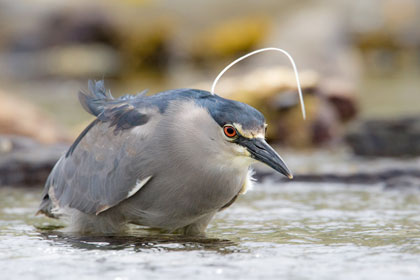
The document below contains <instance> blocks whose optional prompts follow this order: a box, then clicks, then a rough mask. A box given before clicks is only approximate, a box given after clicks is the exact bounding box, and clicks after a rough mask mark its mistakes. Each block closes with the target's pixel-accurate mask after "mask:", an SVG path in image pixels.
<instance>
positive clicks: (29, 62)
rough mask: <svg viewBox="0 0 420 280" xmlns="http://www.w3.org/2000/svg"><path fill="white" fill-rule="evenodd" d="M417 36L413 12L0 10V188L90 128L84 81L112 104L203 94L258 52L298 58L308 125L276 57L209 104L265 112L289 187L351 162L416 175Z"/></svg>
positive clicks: (317, 1) (231, 5)
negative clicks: (144, 95)
mask: <svg viewBox="0 0 420 280" xmlns="http://www.w3.org/2000/svg"><path fill="white" fill-rule="evenodd" d="M419 26H420V3H419V2H418V1H416V0H370V1H364V0H354V1H344V0H341V1H340V0H302V1H293V0H282V1H277V0H264V1H258V3H257V4H256V2H253V1H243V0H233V1H221V0H215V1H200V2H197V1H187V0H179V1H169V0H123V1H117V0H106V1H103V0H101V1H99V0H94V1H88V2H87V1H81V0H75V1H57V0H21V1H7V0H0V100H1V102H0V134H1V140H0V157H1V158H2V160H1V164H0V165H1V166H0V167H1V168H0V169H1V170H2V171H1V174H2V176H1V178H2V180H0V183H2V184H14V183H17V184H21V183H23V184H30V183H31V182H34V183H41V182H43V180H44V179H45V176H46V175H47V174H48V171H49V169H50V168H51V166H52V164H54V162H55V161H56V160H57V158H58V157H59V155H60V154H61V153H62V151H63V150H65V148H66V147H67V146H68V145H69V144H70V143H71V142H72V141H73V140H74V139H75V138H76V137H77V135H78V134H79V133H80V132H81V131H82V130H83V128H84V127H85V126H86V125H87V124H88V123H89V122H90V121H91V119H92V116H90V115H88V114H87V113H86V112H84V111H83V109H82V107H81V106H80V105H79V103H78V98H77V92H78V91H79V90H83V89H86V88H87V81H88V79H105V82H106V85H107V87H108V88H110V89H111V91H112V93H113V95H114V96H119V95H122V94H127V93H136V92H140V91H142V90H144V89H148V90H149V94H153V93H156V92H159V91H163V90H167V89H173V88H185V87H192V88H200V89H204V90H210V86H211V83H212V82H213V80H214V78H215V77H216V76H217V74H218V73H219V72H220V71H221V70H222V69H223V67H224V66H225V65H227V64H228V63H230V62H231V61H233V60H234V59H235V58H237V57H239V56H240V55H243V54H245V53H247V52H250V51H252V50H255V49H257V48H263V47H268V46H271V47H279V48H283V49H285V50H287V51H288V52H290V54H291V55H292V56H293V57H294V59H295V61H296V64H297V67H298V69H299V70H300V75H301V80H302V86H303V89H304V98H305V102H306V105H307V111H308V120H307V121H303V120H302V117H301V115H300V111H299V104H298V97H297V90H296V81H295V78H294V75H293V72H292V68H291V65H290V64H289V62H288V60H287V58H286V57H284V56H282V55H280V54H278V53H274V52H267V53H262V54H259V55H257V56H254V57H252V58H250V59H248V60H246V61H243V62H241V63H240V64H237V65H236V66H235V67H234V68H233V69H232V70H230V71H229V72H227V74H225V76H223V78H222V79H221V81H220V83H219V84H218V86H217V89H216V92H217V93H218V94H219V95H221V96H224V97H228V98H232V99H236V100H240V101H243V102H247V103H249V104H251V105H253V106H255V107H256V108H258V109H259V110H261V111H262V112H263V113H264V114H265V116H266V118H267V121H268V124H269V129H268V139H269V140H270V141H271V142H272V143H275V144H276V145H277V147H278V148H279V151H281V153H283V154H284V153H286V154H289V155H290V156H287V157H286V158H287V159H288V161H290V162H291V163H290V164H291V166H292V168H294V169H295V170H296V171H297V173H302V174H307V173H311V172H312V173H313V172H318V171H319V169H322V170H323V172H337V170H338V169H340V164H341V163H343V162H346V161H347V160H350V161H351V160H354V158H356V157H354V156H355V155H356V156H358V157H357V158H358V160H360V159H361V158H362V160H364V159H366V160H368V161H369V162H370V161H372V160H373V159H374V160H375V163H377V165H378V164H380V163H382V162H383V160H381V159H380V160H379V161H378V160H377V159H378V157H381V158H383V157H386V158H396V160H398V161H403V162H404V163H407V162H408V161H409V160H411V163H412V162H413V159H412V158H413V157H414V156H416V155H419V154H420V141H419V140H420V120H419V116H420V114H419V102H420V92H419V88H420V79H419V78H420V75H419V74H420V28H418V27H419ZM308 156H310V158H308ZM402 157H403V158H402ZM314 158H315V159H319V158H322V159H323V162H324V163H325V164H319V161H316V162H313V160H312V161H311V160H310V159H314ZM11 162H13V164H11ZM311 162H313V164H312V165H310V163H311ZM415 163H417V161H415ZM308 164H309V165H310V167H308ZM369 166H370V167H372V165H369ZM365 168H366V166H365V165H363V166H360V164H356V163H355V164H354V166H350V168H349V167H348V164H347V165H346V170H352V171H354V169H356V170H359V169H362V170H364V169H365ZM40 171H42V172H40ZM296 171H295V172H296ZM18 172H21V174H20V175H17V174H19V173H18ZM27 174H30V176H28V175H27Z"/></svg>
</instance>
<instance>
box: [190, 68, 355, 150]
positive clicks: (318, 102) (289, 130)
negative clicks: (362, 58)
mask: <svg viewBox="0 0 420 280" xmlns="http://www.w3.org/2000/svg"><path fill="white" fill-rule="evenodd" d="M299 76H300V80H301V86H302V90H303V93H304V100H305V105H306V112H307V120H306V121H305V120H303V118H302V115H301V111H300V104H299V98H298V93H297V84H296V79H295V75H294V72H293V71H292V70H291V69H290V68H285V67H265V68H259V69H256V70H254V71H252V72H250V73H248V74H244V75H242V76H236V77H223V79H221V81H220V83H218V84H217V88H216V92H217V94H220V95H221V96H223V97H227V98H230V99H234V100H238V101H241V102H244V103H247V104H250V105H252V106H254V107H255V108H257V109H259V110H260V111H261V112H262V113H263V114H264V116H265V118H266V121H267V124H268V125H269V127H268V130H267V138H268V140H270V141H275V142H279V143H283V144H286V145H288V146H292V147H310V146H314V145H324V144H326V143H331V142H333V141H338V140H340V139H341V138H342V137H343V131H342V130H343V128H342V127H343V124H345V123H346V122H348V121H349V120H352V119H353V118H354V117H355V116H356V115H357V103H356V98H355V94H354V92H353V91H351V87H346V84H345V83H344V82H340V81H337V80H334V81H332V80H328V81H325V80H323V79H322V78H321V77H319V75H318V74H317V73H316V72H314V71H302V72H300V74H299ZM193 87H195V88H209V87H210V86H209V85H208V84H205V83H202V84H198V85H195V86H193Z"/></svg>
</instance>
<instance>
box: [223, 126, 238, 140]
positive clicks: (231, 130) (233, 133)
mask: <svg viewBox="0 0 420 280" xmlns="http://www.w3.org/2000/svg"><path fill="white" fill-rule="evenodd" d="M223 131H224V132H225V135H226V136H227V137H229V138H233V137H235V136H236V129H235V128H234V127H233V126H231V125H225V127H224V128H223Z"/></svg>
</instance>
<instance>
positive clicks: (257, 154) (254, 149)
mask: <svg viewBox="0 0 420 280" xmlns="http://www.w3.org/2000/svg"><path fill="white" fill-rule="evenodd" d="M238 144H240V145H242V146H244V147H246V148H247V150H248V151H249V152H250V154H251V157H252V158H253V159H255V160H258V161H260V162H262V163H265V164H267V165H268V166H270V167H271V168H273V169H274V170H276V171H278V172H280V173H281V174H283V175H284V176H286V177H287V178H289V179H293V175H292V172H291V171H290V170H289V168H288V167H287V165H286V163H285V162H284V161H283V159H282V158H281V157H280V156H279V154H278V153H277V152H276V151H275V150H274V149H273V148H272V147H271V146H270V145H268V143H267V142H266V141H265V140H264V139H263V138H252V139H248V138H244V137H240V138H239V139H238Z"/></svg>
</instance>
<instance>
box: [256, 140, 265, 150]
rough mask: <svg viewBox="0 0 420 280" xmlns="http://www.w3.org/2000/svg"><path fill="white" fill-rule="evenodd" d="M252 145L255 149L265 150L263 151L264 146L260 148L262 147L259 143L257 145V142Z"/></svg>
mask: <svg viewBox="0 0 420 280" xmlns="http://www.w3.org/2000/svg"><path fill="white" fill-rule="evenodd" d="M254 145H255V147H257V148H259V149H261V150H265V149H264V146H262V145H261V144H260V143H258V142H257V143H255V144H254Z"/></svg>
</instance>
